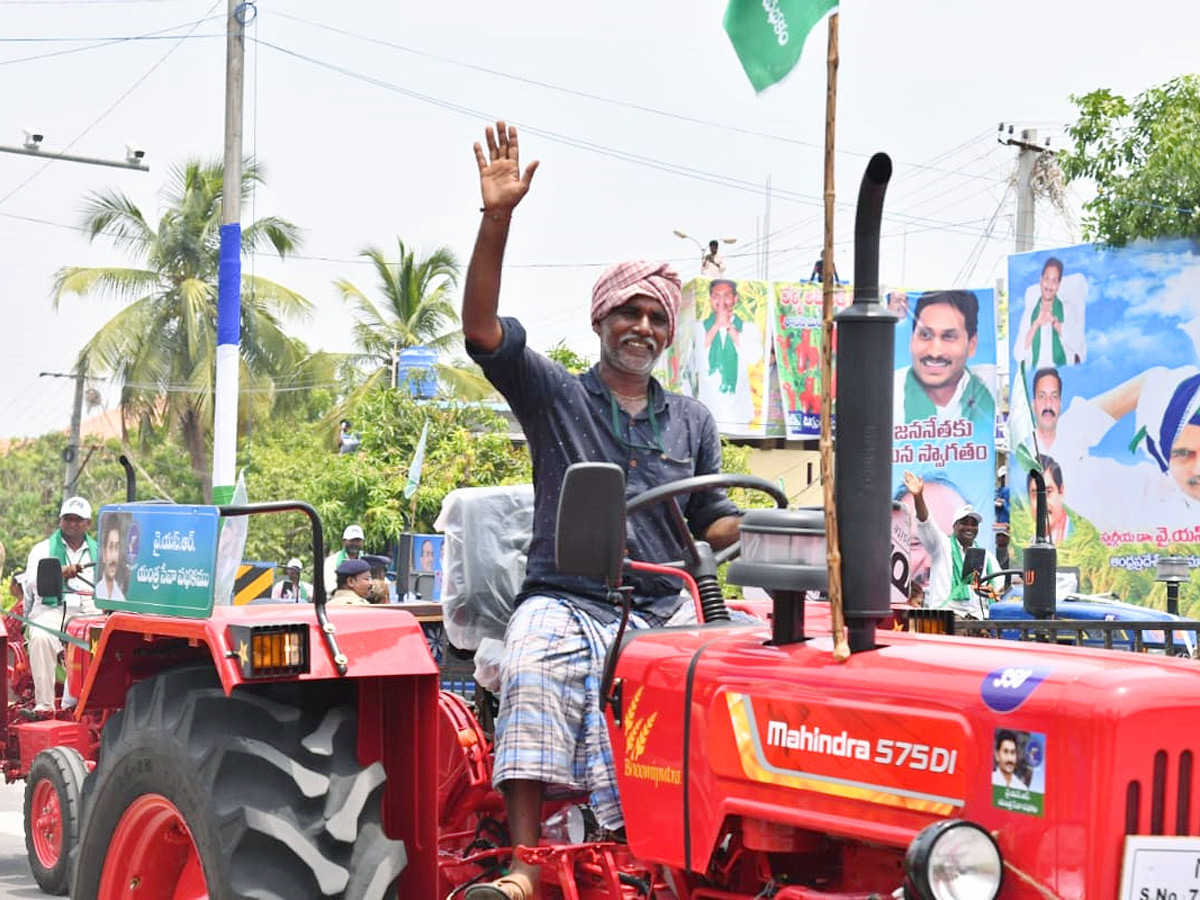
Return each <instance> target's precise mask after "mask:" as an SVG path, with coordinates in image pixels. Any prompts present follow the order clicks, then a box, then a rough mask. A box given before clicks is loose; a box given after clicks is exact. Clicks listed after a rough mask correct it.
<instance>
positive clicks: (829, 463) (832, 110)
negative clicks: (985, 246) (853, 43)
mask: <svg viewBox="0 0 1200 900" xmlns="http://www.w3.org/2000/svg"><path fill="white" fill-rule="evenodd" d="M826 66H827V69H826V71H827V75H826V82H825V246H824V248H823V249H822V251H821V260H822V262H821V287H822V290H821V441H820V449H821V481H822V483H823V485H824V487H825V544H826V562H827V564H828V567H829V614H830V616H831V617H832V619H833V657H834V659H836V660H837V661H838V662H844V661H845V660H847V659H849V658H850V645H849V644H848V643H847V641H846V617H845V614H844V613H843V611H842V553H841V549H840V548H839V545H838V521H837V508H836V506H835V495H834V484H833V479H834V471H833V391H832V386H833V199H834V188H833V146H834V125H835V123H836V120H837V70H838V14H837V13H836V12H834V14H833V15H831V16H830V17H829V52H828V57H827V62H826Z"/></svg>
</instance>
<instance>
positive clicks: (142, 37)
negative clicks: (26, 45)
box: [0, 16, 225, 66]
mask: <svg viewBox="0 0 1200 900" xmlns="http://www.w3.org/2000/svg"><path fill="white" fill-rule="evenodd" d="M219 18H220V17H219V16H210V17H208V18H204V19H200V20H199V21H198V22H182V23H180V24H179V25H171V26H168V27H167V28H159V29H155V30H154V31H148V32H146V33H145V34H139V35H129V36H126V37H112V38H96V39H92V40H97V41H98V43H92V44H88V45H87V46H84V47H69V48H66V49H64V50H53V51H50V52H48V53H37V54H34V55H33V56H17V57H13V58H12V59H0V66H9V65H14V64H16V63H26V62H36V61H37V60H41V59H53V58H55V57H58V56H70V55H72V54H75V53H85V52H87V51H89V50H99V49H102V48H104V47H112V46H115V45H118V44H127V43H130V42H136V41H170V40H177V39H180V36H179V35H173V34H170V32H172V31H178V30H179V29H180V28H188V27H190V26H195V25H203V24H204V23H205V22H211V21H214V20H215V19H219ZM224 36H225V35H223V34H211V35H210V34H187V35H183V36H182V39H183V40H206V39H210V38H214V37H224ZM24 40H39V39H37V38H29V39H23V38H0V43H18V42H22V41H24ZM46 40H63V41H77V40H78V41H82V40H88V38H48V39H46Z"/></svg>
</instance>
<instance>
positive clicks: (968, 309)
mask: <svg viewBox="0 0 1200 900" xmlns="http://www.w3.org/2000/svg"><path fill="white" fill-rule="evenodd" d="M883 299H884V300H885V302H886V303H887V304H888V307H889V309H891V310H892V312H894V313H895V314H896V316H897V319H898V321H897V323H896V347H895V353H896V355H895V366H896V369H895V374H894V386H893V392H894V393H893V397H892V435H893V441H892V489H893V492H894V494H893V496H894V497H895V499H897V500H899V501H901V502H902V503H905V504H906V505H908V506H909V507H910V508H911V507H912V505H913V500H912V498H911V497H910V496H908V493H907V491H906V490H905V487H904V473H905V472H906V471H910V472H913V473H914V474H916V475H919V476H921V477H922V478H923V479H924V482H925V487H924V494H925V500H926V503H927V505H928V507H929V511H930V516H931V517H932V518H933V520H934V522H935V523H936V524H937V527H938V528H939V530H941V531H942V532H943V533H947V534H948V533H949V532H950V531H951V526H952V525H953V522H952V518H953V514H954V512H955V510H957V509H959V507H961V506H962V505H963V504H967V503H969V504H971V505H972V506H974V507H975V509H976V511H977V512H978V513H979V515H980V518H981V521H980V523H979V537H978V539H977V540H978V543H979V544H980V545H982V546H984V547H986V548H988V549H989V550H992V549H994V533H993V522H994V519H995V490H996V458H995V457H996V447H995V433H996V318H995V297H994V291H992V290H991V289H990V288H984V289H975V290H961V289H956V290H945V291H922V292H914V291H904V290H895V289H893V290H890V291H887V292H885V297H884V298H883ZM910 548H911V560H910V570H911V577H914V578H917V579H920V580H924V578H926V577H927V573H928V566H929V562H928V558H927V556H926V554H925V553H924V552H923V550H922V549H921V546H920V543H919V542H918V541H916V539H915V532H914V537H913V540H912V541H911V544H910Z"/></svg>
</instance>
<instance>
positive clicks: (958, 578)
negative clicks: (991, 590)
mask: <svg viewBox="0 0 1200 900" xmlns="http://www.w3.org/2000/svg"><path fill="white" fill-rule="evenodd" d="M971 546H972V547H974V546H975V544H972V545H971ZM950 565H951V566H952V567H953V568H951V570H950V602H951V603H970V602H971V582H970V580H968V579H965V578H963V573H962V567H963V546H962V544H961V543H960V542H959V540H958V538H956V537H955V536H954V535H953V534H951V535H950ZM983 574H984V575H990V574H992V562H991V560H990V559H988V558H987V557H986V556H984V558H983Z"/></svg>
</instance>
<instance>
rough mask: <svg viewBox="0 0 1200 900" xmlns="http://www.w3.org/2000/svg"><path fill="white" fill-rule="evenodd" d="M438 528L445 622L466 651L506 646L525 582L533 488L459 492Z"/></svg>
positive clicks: (452, 494)
mask: <svg viewBox="0 0 1200 900" xmlns="http://www.w3.org/2000/svg"><path fill="white" fill-rule="evenodd" d="M434 528H436V529H437V530H438V531H440V532H442V533H443V534H445V535H446V542H445V546H444V548H443V567H444V571H443V575H442V621H443V622H444V623H445V626H446V637H447V638H449V639H450V642H451V643H452V644H454V646H456V647H460V648H462V649H463V650H477V649H479V644H480V642H481V641H482V640H483V639H484V638H488V637H490V638H495V639H496V640H498V641H503V640H504V629H505V628H506V627H507V625H508V619H509V617H510V616H511V615H512V611H513V608H514V600H515V598H516V596H517V594H518V593H519V592H520V590H521V583H522V581H524V579H525V560H526V557H527V554H528V551H529V541H530V540H531V539H532V537H533V486H532V485H528V484H522V485H509V486H502V487H482V488H459V489H458V490H454V491H451V492H450V493H449V494H447V495H446V498H445V499H444V500H443V501H442V510H441V512H440V513H439V514H438V518H437V521H436V522H435V523H434Z"/></svg>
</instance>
